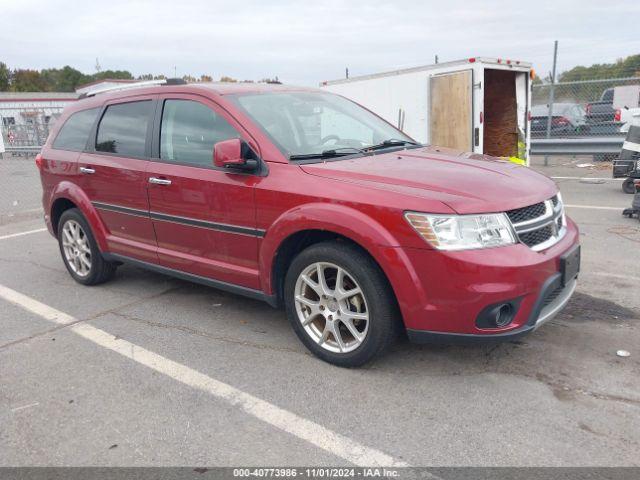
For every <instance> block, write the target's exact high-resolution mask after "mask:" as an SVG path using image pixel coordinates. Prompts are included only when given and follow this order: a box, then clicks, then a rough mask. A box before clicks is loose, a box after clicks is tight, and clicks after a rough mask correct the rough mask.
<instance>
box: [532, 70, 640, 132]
mask: <svg viewBox="0 0 640 480" xmlns="http://www.w3.org/2000/svg"><path fill="white" fill-rule="evenodd" d="M532 94H533V95H532V102H531V104H532V107H531V137H532V138H534V139H535V138H576V137H577V138H581V137H605V136H623V135H624V134H625V131H626V129H627V128H628V126H627V125H625V124H626V121H625V120H626V117H627V115H626V112H627V111H628V110H629V109H632V108H638V107H640V77H630V78H616V79H605V80H583V81H579V82H558V83H556V84H555V85H551V84H538V85H534V86H533V92H532Z"/></svg>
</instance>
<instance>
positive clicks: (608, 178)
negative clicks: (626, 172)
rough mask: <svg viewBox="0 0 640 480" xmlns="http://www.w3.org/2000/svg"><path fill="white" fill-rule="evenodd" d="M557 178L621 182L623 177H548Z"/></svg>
mask: <svg viewBox="0 0 640 480" xmlns="http://www.w3.org/2000/svg"><path fill="white" fill-rule="evenodd" d="M550 178H553V179H558V180H605V181H607V182H621V181H622V180H624V178H611V177H550Z"/></svg>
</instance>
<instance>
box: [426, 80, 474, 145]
mask: <svg viewBox="0 0 640 480" xmlns="http://www.w3.org/2000/svg"><path fill="white" fill-rule="evenodd" d="M472 94H473V71H472V70H463V71H461V72H460V71H459V72H453V73H445V74H440V75H433V76H432V77H430V79H429V143H430V144H431V145H438V146H440V147H449V148H455V149H457V150H462V151H465V152H471V151H473V135H472V132H473V96H472Z"/></svg>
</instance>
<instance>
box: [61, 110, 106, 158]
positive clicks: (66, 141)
mask: <svg viewBox="0 0 640 480" xmlns="http://www.w3.org/2000/svg"><path fill="white" fill-rule="evenodd" d="M99 111H100V109H99V108H91V109H89V110H82V111H80V112H76V113H74V114H72V115H71V116H70V117H69V118H68V119H67V121H66V122H64V125H63V126H62V128H61V129H60V131H59V132H58V136H57V137H56V139H55V140H54V142H53V148H56V149H58V150H71V151H72V152H81V151H83V150H84V148H85V147H86V145H87V140H88V139H89V133H90V132H91V128H92V127H93V122H95V120H96V116H97V115H98V112H99Z"/></svg>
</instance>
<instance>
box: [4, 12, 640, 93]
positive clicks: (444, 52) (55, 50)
mask: <svg viewBox="0 0 640 480" xmlns="http://www.w3.org/2000/svg"><path fill="white" fill-rule="evenodd" d="M0 18H2V19H3V20H4V21H3V22H2V25H1V27H0V61H4V62H5V63H7V64H8V65H9V66H10V67H12V68H36V69H41V68H47V67H61V66H63V65H67V64H68V65H71V66H73V67H75V68H78V69H79V70H82V71H83V72H85V73H93V72H95V63H96V57H97V58H98V59H99V62H100V65H101V66H102V69H113V70H117V69H121V70H129V71H131V72H132V73H133V74H134V75H139V74H143V73H154V74H160V73H163V74H166V75H169V76H173V71H174V66H175V67H176V70H177V73H178V76H182V75H184V74H191V75H194V76H199V75H200V74H203V73H204V74H210V75H212V76H213V77H214V78H216V79H218V78H219V77H220V76H221V75H228V76H232V77H234V78H238V79H253V80H258V79H261V78H264V77H273V76H276V75H277V76H278V77H279V78H280V79H281V80H282V81H283V82H285V83H291V84H302V85H317V83H318V82H319V81H322V80H329V79H335V78H341V77H343V76H344V69H345V67H347V66H348V67H349V70H350V72H351V75H360V74H367V73H375V72H380V71H385V70H392V69H396V68H402V67H410V66H416V65H425V64H430V63H433V59H434V55H436V54H437V55H438V56H439V58H440V61H448V60H457V59H461V58H466V57H470V56H490V57H503V58H512V59H519V60H526V61H531V62H533V64H534V68H536V70H537V71H538V73H539V74H541V75H545V74H546V73H547V72H549V71H550V69H551V63H552V53H553V40H555V39H557V40H559V41H560V48H559V71H563V70H567V69H569V68H571V67H573V66H575V65H580V64H582V65H591V64H592V63H604V62H613V61H615V60H616V59H617V58H619V57H624V56H626V55H630V54H636V53H640V34H639V33H638V32H639V31H640V29H639V27H638V20H639V19H640V0H618V1H616V0H613V1H611V0H609V1H603V0H598V1H591V0H572V1H562V0H555V1H545V0H535V1H506V0H483V1H471V0H466V1H458V0H441V1H430V0H425V1H419V0H414V1H410V0H406V1H397V2H392V1H378V0H364V1H362V0H342V1H337V0H327V1H323V0H315V1H309V2H307V1H303V0H297V1H283V0H274V1H268V0H265V1H257V0H226V1H218V0H155V1H153V2H151V1H149V2H142V1H135V0H128V1H127V0H102V1H100V2H97V1H90V0H83V1H77V0H62V1H56V0H0Z"/></svg>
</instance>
